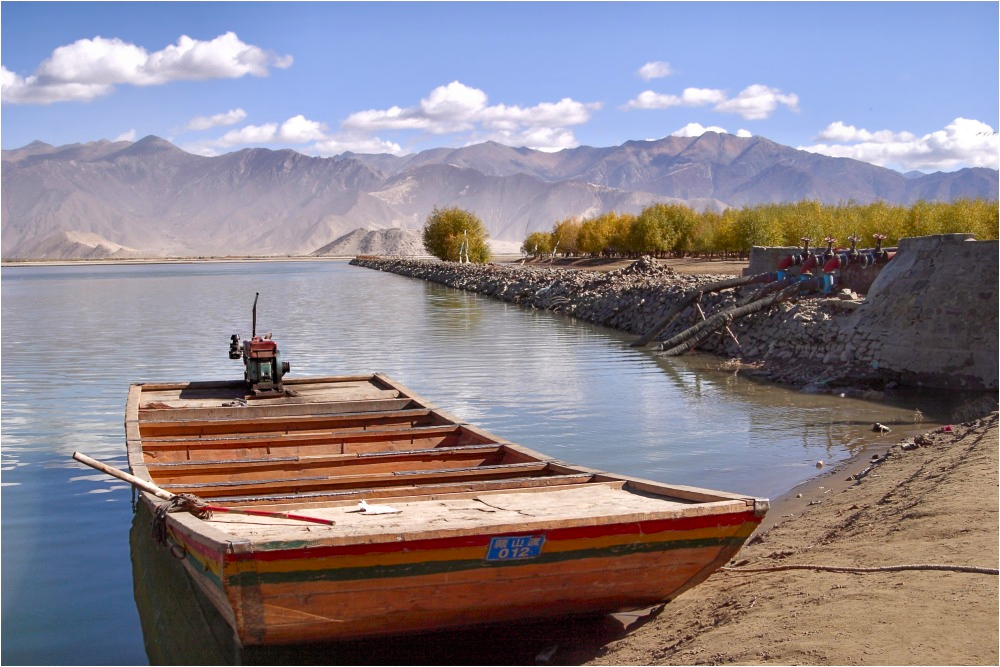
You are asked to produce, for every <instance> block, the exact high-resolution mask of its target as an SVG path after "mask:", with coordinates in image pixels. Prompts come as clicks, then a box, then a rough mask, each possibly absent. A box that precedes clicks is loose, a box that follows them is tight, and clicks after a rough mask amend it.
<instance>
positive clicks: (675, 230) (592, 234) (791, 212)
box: [521, 199, 1000, 257]
mask: <svg viewBox="0 0 1000 667" xmlns="http://www.w3.org/2000/svg"><path fill="white" fill-rule="evenodd" d="M998 210H1000V209H998V207H997V202H996V201H987V200H985V199H960V200H957V201H954V202H926V201H919V202H917V203H915V204H913V205H912V206H902V205H896V204H887V203H885V202H874V203H871V204H854V203H848V204H838V205H829V204H821V203H820V202H818V201H808V200H806V201H800V202H796V203H783V204H756V205H753V206H745V207H743V208H738V209H737V208H729V209H726V210H725V211H723V212H721V213H719V212H716V211H703V212H697V211H695V210H693V209H691V208H689V207H687V206H683V205H681V204H665V203H660V204H652V205H650V206H647V207H646V208H644V209H643V210H642V211H641V212H640V213H638V214H633V213H619V212H616V211H610V212H607V213H602V214H600V215H598V216H595V217H591V218H586V219H583V220H580V219H578V218H566V219H564V220H559V221H556V222H555V223H554V224H553V225H552V229H551V231H548V232H543V231H539V232H532V233H531V234H529V235H528V236H527V238H525V239H524V242H523V243H522V245H521V250H522V252H524V253H525V254H527V255H535V256H540V255H553V254H557V255H558V254H563V255H567V256H569V255H590V256H605V257H633V256H639V255H653V256H655V257H667V256H678V257H683V256H686V255H706V256H745V255H746V254H747V253H749V251H750V247H751V246H799V245H801V244H802V240H801V239H802V238H810V239H812V244H811V245H812V246H813V247H816V246H822V245H826V242H825V239H826V238H833V239H835V245H837V246H846V245H848V244H849V241H848V238H849V237H851V236H856V237H858V238H859V239H860V241H859V242H858V246H859V247H862V248H864V247H871V246H873V245H874V240H873V236H874V235H875V234H883V235H885V237H886V239H885V240H884V241H883V245H884V246H892V245H895V244H896V243H897V242H898V241H899V239H901V238H906V237H910V236H927V235H930V234H949V233H971V234H974V235H975V237H976V238H977V239H979V240H987V239H996V238H997V236H998V227H1000V215H998Z"/></svg>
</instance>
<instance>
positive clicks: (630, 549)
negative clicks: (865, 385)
mask: <svg viewBox="0 0 1000 667" xmlns="http://www.w3.org/2000/svg"><path fill="white" fill-rule="evenodd" d="M744 541H745V538H742V537H724V538H717V537H713V538H704V539H697V540H673V541H664V542H647V543H637V544H621V545H615V546H611V547H602V548H595V549H580V550H577V551H562V552H555V553H548V554H546V553H543V554H542V555H540V556H538V557H537V558H531V559H526V560H515V561H487V560H485V559H483V560H480V559H476V560H452V561H421V562H416V563H400V564H397V565H373V566H371V567H345V568H329V569H324V570H295V571H291V572H242V573H238V574H235V575H233V576H231V577H230V578H229V580H228V581H229V585H230V586H242V585H243V584H244V583H249V582H250V581H251V580H252V581H253V582H254V583H257V582H260V583H262V584H292V583H303V582H309V581H356V580H363V579H388V578H393V577H420V576H425V575H431V574H445V573H448V572H461V571H463V570H476V569H490V568H497V567H517V566H521V565H548V564H551V563H561V562H565V561H571V560H586V559H588V558H608V557H618V556H630V555H633V554H639V553H651V552H656V551H671V550H674V549H711V548H721V547H727V546H735V547H739V546H741V545H742V544H743V542H744Z"/></svg>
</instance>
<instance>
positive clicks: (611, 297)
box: [351, 237, 997, 392]
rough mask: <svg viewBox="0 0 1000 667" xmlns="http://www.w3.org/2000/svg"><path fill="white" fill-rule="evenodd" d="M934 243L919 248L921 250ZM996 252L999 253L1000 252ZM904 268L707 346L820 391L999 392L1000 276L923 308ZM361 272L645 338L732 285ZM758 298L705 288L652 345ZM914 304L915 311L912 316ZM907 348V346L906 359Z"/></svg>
mask: <svg viewBox="0 0 1000 667" xmlns="http://www.w3.org/2000/svg"><path fill="white" fill-rule="evenodd" d="M926 238H932V237H926ZM933 238H939V237H933ZM904 241H906V240H905V239H904ZM914 241H917V240H916V239H914ZM945 241H946V242H947V243H946V245H947V244H948V243H950V246H949V247H945V248H944V251H942V250H941V249H940V248H938V247H937V246H933V251H934V252H935V254H936V255H937V256H947V252H948V251H949V248H950V247H953V248H957V250H953V252H960V253H961V252H964V253H966V254H968V253H969V252H982V251H983V250H984V248H983V247H982V246H978V245H969V244H965V245H962V244H957V243H953V242H952V241H953V240H951V239H945ZM902 245H903V244H902V242H901V246H902ZM926 245H927V244H926V243H925V244H924V246H926ZM924 246H921V245H916V250H914V253H915V254H916V251H917V250H920V248H922V247H924ZM985 250H986V251H987V252H993V253H994V254H995V252H996V244H995V243H993V244H992V246H989V247H986V248H985ZM896 261H897V263H898V265H899V267H900V268H901V269H905V270H906V273H905V275H901V276H898V277H894V276H893V275H891V273H892V272H889V270H888V268H887V269H885V270H884V271H883V273H889V274H890V275H888V276H880V279H879V280H878V281H876V284H875V285H873V289H872V292H870V293H869V299H864V298H862V297H860V296H858V295H856V294H853V293H850V292H849V291H846V290H842V291H840V292H837V293H834V294H832V295H822V294H818V293H811V294H810V293H803V294H800V295H797V296H796V297H795V298H793V299H791V300H788V301H783V302H780V303H776V304H774V305H773V306H771V307H770V308H767V309H764V310H761V311H760V312H755V313H751V314H748V315H746V316H743V317H739V318H737V319H734V320H732V321H727V322H726V324H727V325H728V330H727V328H726V327H722V328H720V329H718V330H717V331H715V333H713V334H712V335H711V336H709V337H708V338H706V339H705V340H703V341H701V342H700V343H699V345H698V349H700V350H702V351H705V352H711V353H714V354H718V355H721V356H724V357H727V358H728V359H730V360H731V361H729V362H727V363H729V364H730V365H731V366H732V367H736V368H739V367H742V368H744V369H745V372H747V373H753V374H755V375H757V376H760V377H763V378H765V379H771V380H775V381H779V382H782V383H785V384H790V385H793V386H798V387H803V388H806V390H809V391H816V392H824V391H837V392H863V391H872V390H880V389H882V388H884V387H886V386H890V387H891V386H894V385H896V384H903V385H914V386H916V385H922V386H926V387H936V388H947V389H968V390H995V389H996V388H997V379H996V377H997V365H996V359H997V353H996V346H997V341H996V333H997V324H996V320H997V286H996V284H995V283H996V280H995V275H993V277H992V279H991V282H989V283H987V284H986V285H987V287H986V288H984V289H978V290H977V289H973V290H971V293H972V296H969V297H968V298H967V300H966V301H961V299H959V300H957V301H954V300H953V302H952V303H951V304H950V305H948V306H947V308H946V309H942V307H941V305H940V303H939V302H940V301H941V300H940V298H937V297H935V298H934V299H933V301H934V303H930V304H923V303H921V302H920V299H919V298H917V296H916V295H914V294H913V290H915V289H922V290H924V291H927V292H929V293H930V294H931V295H932V296H933V294H934V288H933V285H931V286H928V280H927V279H926V278H925V276H924V274H923V273H919V272H918V275H917V276H916V277H913V274H914V270H913V268H912V267H911V266H910V265H909V264H908V263H906V262H905V261H899V260H898V259H897V260H896ZM351 263H352V264H354V265H357V266H362V267H366V268H370V269H376V270H380V271H389V272H392V273H396V274H399V275H404V276H410V277H414V278H420V279H422V280H429V281H432V282H436V283H440V284H443V285H448V286H449V287H454V288H458V289H463V290H467V291H471V292H477V293H480V294H484V295H487V296H490V297H493V298H496V299H501V300H503V301H508V302H511V303H517V304H520V305H522V306H524V307H528V308H538V309H543V310H549V311H552V312H556V313H560V314H562V315H566V316H569V317H574V318H577V319H580V320H584V321H587V322H592V323H594V324H598V325H601V326H606V327H611V328H614V329H618V330H621V331H624V332H627V333H629V334H633V335H635V336H637V337H638V336H642V335H643V334H646V333H648V332H650V331H651V330H653V329H654V328H656V327H657V325H658V324H659V323H661V322H662V320H664V318H665V316H667V315H669V314H670V312H671V310H672V309H674V307H675V306H676V305H677V304H678V303H681V302H682V301H683V300H684V298H685V296H687V295H689V294H690V293H691V292H693V291H698V290H705V289H706V287H708V286H710V285H712V284H713V283H718V282H720V281H723V280H726V279H731V278H732V276H711V275H707V276H690V275H679V274H677V273H675V272H673V270H671V269H669V268H666V267H662V266H660V265H658V264H657V263H656V261H655V260H653V259H652V258H649V257H644V258H641V259H639V260H638V261H636V262H634V263H632V264H631V265H629V266H627V267H625V268H623V269H619V270H616V271H609V272H593V271H581V270H575V269H553V268H539V267H532V266H522V265H517V264H510V265H494V264H488V265H476V264H455V263H449V262H439V261H435V260H411V259H389V258H364V259H361V258H359V259H355V260H353V261H352V262H351ZM939 268H940V267H939ZM938 274H939V275H940V277H941V279H942V281H950V280H953V279H954V278H953V275H952V276H951V277H949V275H950V274H949V275H945V274H946V272H945V271H943V270H942V271H938ZM883 277H885V278H886V279H885V280H882V278H883ZM907 281H910V282H912V283H913V284H912V285H911V286H910V288H909V290H910V296H909V297H907V298H902V297H898V296H893V298H891V299H890V298H884V299H881V300H879V299H876V300H874V301H873V300H872V299H871V296H872V293H874V292H876V291H879V289H880V290H881V291H882V292H885V293H892V292H894V291H895V292H899V291H903V292H905V291H906V289H907V284H908V283H907ZM881 283H884V284H882V285H881V287H880V284H881ZM757 289H761V286H759V285H747V286H741V287H737V288H731V289H726V290H723V291H719V292H710V291H706V292H705V293H704V294H703V295H702V297H701V299H700V301H694V302H692V303H691V304H690V305H688V306H687V307H686V308H684V309H683V310H682V311H681V312H680V313H679V314H678V316H677V317H676V318H674V320H673V321H672V323H670V324H669V325H668V326H667V327H665V328H664V329H663V330H662V331H660V332H659V333H658V334H657V335H656V336H655V338H654V339H653V340H652V341H651V344H652V345H657V344H660V345H661V346H662V342H663V341H666V340H669V339H671V338H673V337H674V336H676V335H677V334H680V333H682V332H684V331H685V330H687V329H689V328H690V327H692V326H694V325H697V324H698V323H699V322H701V321H702V320H703V319H704V317H705V316H707V317H709V318H711V317H712V315H713V314H714V313H718V312H720V311H721V310H723V309H730V308H733V307H735V306H738V305H740V304H742V303H744V302H745V301H746V300H747V299H748V298H749V295H750V292H751V291H753V290H757ZM984 290H985V291H984ZM965 292H970V290H965ZM963 293H964V292H963ZM956 303H957V304H958V305H955V304H956ZM903 307H906V308H908V309H909V311H903V310H901V308H903ZM956 309H957V310H956ZM962 309H964V310H962ZM953 310H955V311H956V312H954V313H953V312H952V311H953ZM699 311H700V312H699ZM935 318H937V319H940V320H941V321H940V322H938V321H935ZM908 320H909V321H908ZM917 320H919V321H917ZM942 327H945V328H946V329H947V331H948V333H947V337H946V340H948V341H954V342H953V343H949V345H950V346H949V347H947V348H946V347H944V346H942V344H941V342H940V340H939V339H933V340H930V342H926V343H925V342H924V341H923V339H921V335H924V338H927V337H928V336H929V335H930V334H928V333H923V334H922V332H931V333H934V332H939V331H941V330H942ZM900 345H903V346H908V347H907V349H904V350H901V349H899V348H900ZM921 346H923V347H921ZM956 355H964V357H961V358H959V357H957V356H956ZM956 359H957V361H956Z"/></svg>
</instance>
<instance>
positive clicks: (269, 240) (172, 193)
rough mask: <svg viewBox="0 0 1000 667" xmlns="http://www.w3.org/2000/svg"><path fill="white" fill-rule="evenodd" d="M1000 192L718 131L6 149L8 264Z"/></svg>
mask: <svg viewBox="0 0 1000 667" xmlns="http://www.w3.org/2000/svg"><path fill="white" fill-rule="evenodd" d="M998 181H1000V178H998V172H997V171H996V170H991V169H963V170H961V171H957V172H952V173H935V174H929V175H923V176H915V175H913V174H906V175H904V174H900V173H898V172H895V171H892V170H889V169H883V168H881V167H876V166H873V165H870V164H866V163H863V162H858V161H856V160H848V159H843V158H830V157H826V156H822V155H816V154H813V153H807V152H804V151H798V150H795V149H792V148H789V147H787V146H781V145H780V144H776V143H774V142H772V141H769V140H767V139H765V138H762V137H752V138H743V137H736V136H733V135H727V134H716V133H713V132H708V133H705V134H703V135H702V136H700V137H694V138H682V137H667V138H665V139H661V140H658V141H630V142H627V143H625V144H623V145H621V146H614V147H607V148H593V147H589V146H581V147H579V148H574V149H568V150H563V151H559V152H557V153H545V152H541V151H535V150H531V149H527V148H511V147H508V146H503V145H500V144H496V143H492V142H490V143H484V144H478V145H474V146H467V147H464V148H458V149H445V148H440V149H433V150H428V151H423V152H421V153H416V154H413V155H407V156H402V157H397V156H393V155H358V154H352V153H345V154H343V155H339V156H336V157H332V158H317V157H309V156H306V155H302V154H300V153H296V152H294V151H291V150H279V151H273V150H267V149H246V150H241V151H237V152H234V153H228V154H225V155H221V156H218V157H202V156H198V155H193V154H190V153H186V152H184V151H182V150H181V149H179V148H177V147H176V146H174V145H173V144H171V143H170V142H168V141H165V140H163V139H160V138H158V137H153V136H150V137H146V138H144V139H141V140H139V141H137V142H134V143H133V142H109V141H99V142H94V143H88V144H74V145H70V146H59V147H55V146H50V145H48V144H44V143H41V142H34V143H32V144H29V145H28V146H25V147H23V148H19V149H16V150H5V151H3V169H2V197H0V208H2V256H3V258H5V259H11V258H28V257H36V256H38V255H37V253H38V252H40V250H39V248H40V244H41V246H44V248H49V246H46V245H45V243H47V239H50V238H52V237H53V236H54V235H58V234H60V233H74V234H86V235H87V236H86V238H87V239H89V241H88V243H90V245H89V246H88V247H91V248H93V247H95V245H94V244H95V243H96V244H97V245H104V246H107V247H108V248H118V247H119V246H122V247H125V248H127V249H128V251H129V252H135V253H137V254H142V255H171V256H200V255H230V254H232V255H277V254H308V253H312V252H316V251H317V250H318V249H321V248H323V247H324V246H326V245H327V244H330V243H332V242H334V241H335V240H337V239H339V238H340V237H341V236H343V235H344V234H345V233H347V232H349V231H351V230H354V229H358V228H365V229H373V228H376V229H378V228H399V229H410V230H416V229H419V228H420V227H421V226H422V224H423V222H424V220H425V219H426V217H427V215H428V214H429V213H430V211H431V210H432V209H433V208H434V207H435V206H440V207H446V206H459V207H461V208H464V209H467V210H470V211H473V212H474V213H476V214H477V215H478V216H479V217H480V218H482V220H483V222H484V223H485V224H486V227H487V229H488V230H489V232H490V236H491V238H493V239H495V240H498V241H508V242H520V241H521V240H523V239H524V237H525V236H527V234H528V233H530V232H531V231H535V230H542V229H549V228H551V226H552V223H553V222H555V221H556V220H560V219H563V218H566V217H570V216H581V217H586V216H592V215H595V214H598V213H601V212H604V211H608V210H617V211H629V212H638V211H639V210H641V209H642V208H643V207H644V206H646V205H648V204H650V203H652V202H654V201H668V202H680V203H685V204H688V205H690V206H692V207H694V208H696V209H698V210H704V209H706V208H712V209H717V210H718V209H723V208H725V207H727V206H743V205H747V204H753V203H759V202H782V201H797V200H800V199H816V200H819V201H822V202H825V203H839V202H844V201H848V200H853V201H856V202H861V203H863V202H868V201H873V200H876V199H884V200H886V201H890V202H896V203H903V204H908V203H912V202H913V201H916V200H918V199H940V200H953V199H955V198H959V197H987V198H991V199H995V198H997V196H998V195H997V193H998ZM71 238H72V237H63V241H64V243H62V247H63V250H62V251H61V252H63V253H64V254H63V257H71V256H75V255H74V253H81V252H87V250H86V248H84V247H82V246H81V247H73V246H74V244H75V243H78V242H74V241H72V240H68V239H71ZM57 245H59V244H57ZM83 246H87V244H86V243H85V244H83ZM45 252H47V253H49V254H51V252H53V251H52V250H51V249H46V250H45ZM111 252H117V251H111Z"/></svg>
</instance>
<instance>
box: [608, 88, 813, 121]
mask: <svg viewBox="0 0 1000 667" xmlns="http://www.w3.org/2000/svg"><path fill="white" fill-rule="evenodd" d="M711 104H714V105H715V107H714V110H715V111H718V112H720V113H736V114H739V115H741V116H743V118H745V119H747V120H761V119H764V118H767V117H769V116H770V115H771V114H772V113H774V110H775V109H777V108H778V105H781V104H783V105H785V106H787V107H788V108H789V109H791V110H792V111H798V110H799V98H798V95H795V94H794V93H783V92H781V91H780V90H778V89H777V88H770V87H768V86H762V85H760V84H754V85H752V86H748V87H747V88H745V89H744V90H743V91H742V92H740V94H739V95H737V96H736V97H734V98H731V99H730V98H728V97H727V96H726V93H725V91H723V90H718V89H716V88H685V89H684V92H683V93H681V94H680V95H667V94H663V93H657V92H654V91H652V90H646V91H643V92H642V93H639V95H638V96H636V97H635V99H632V100H629V101H628V102H626V103H625V105H624V106H623V107H622V108H624V109H668V108H670V107H703V106H708V105H711Z"/></svg>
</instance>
